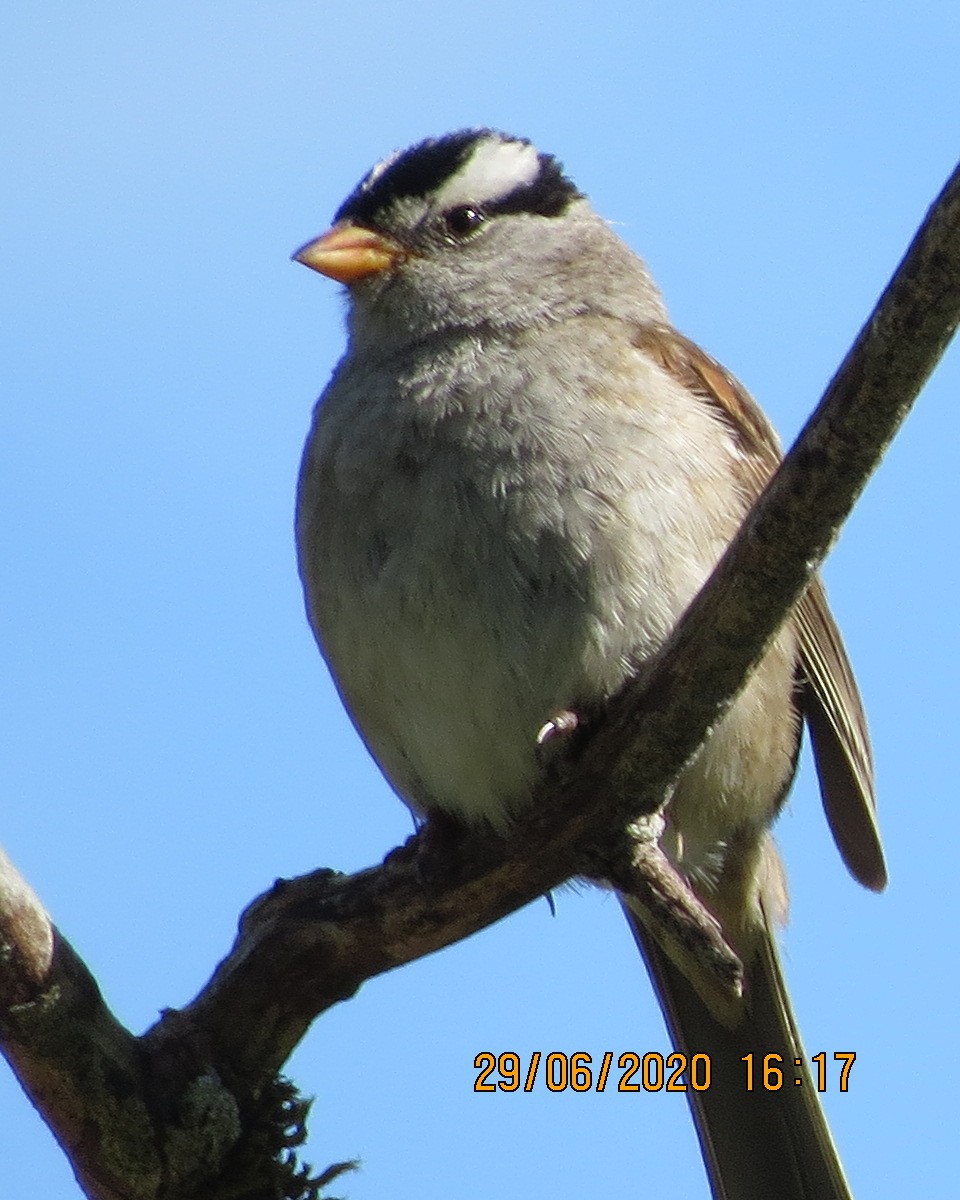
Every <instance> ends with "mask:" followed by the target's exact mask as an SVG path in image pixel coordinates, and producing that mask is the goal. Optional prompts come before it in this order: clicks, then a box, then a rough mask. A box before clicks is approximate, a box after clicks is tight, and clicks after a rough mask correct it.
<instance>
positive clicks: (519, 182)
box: [437, 140, 540, 208]
mask: <svg viewBox="0 0 960 1200" xmlns="http://www.w3.org/2000/svg"><path fill="white" fill-rule="evenodd" d="M539 173H540V159H539V155H538V154H537V151H536V149H535V148H534V147H533V146H531V145H529V143H526V142H503V141H500V140H497V141H492V140H487V141H482V142H479V143H478V145H477V148H476V149H475V150H474V151H473V153H472V154H471V155H470V157H469V158H468V159H467V161H466V162H465V163H464V164H463V166H462V167H460V169H459V170H458V171H457V172H456V173H455V174H454V175H452V176H451V177H450V179H449V180H448V181H447V182H446V183H445V184H444V185H443V186H442V187H441V188H440V190H439V191H438V192H437V202H438V204H439V206H440V207H441V208H447V207H449V206H450V205H453V204H467V203H470V202H472V203H474V204H482V203H483V202H484V201H489V202H490V203H493V202H495V201H497V200H500V199H502V198H503V197H504V196H508V195H509V194H510V193H511V192H512V191H514V189H515V188H518V187H522V186H523V185H525V184H532V183H533V182H534V180H535V179H536V178H537V176H538V174H539Z"/></svg>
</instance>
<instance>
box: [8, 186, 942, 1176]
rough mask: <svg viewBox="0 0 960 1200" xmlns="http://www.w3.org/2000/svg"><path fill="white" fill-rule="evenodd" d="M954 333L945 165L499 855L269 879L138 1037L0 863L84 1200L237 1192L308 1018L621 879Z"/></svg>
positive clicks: (29, 1039)
mask: <svg viewBox="0 0 960 1200" xmlns="http://www.w3.org/2000/svg"><path fill="white" fill-rule="evenodd" d="M958 321H960V168H958V170H957V171H955V172H954V174H953V176H952V177H951V178H950V180H949V181H948V183H947V185H946V186H945V188H944V190H943V192H942V193H941V195H940V197H939V198H938V199H937V201H936V202H935V204H934V205H933V207H932V208H931V210H930V212H929V213H928V215H927V218H926V220H925V221H924V224H923V226H922V227H921V229H920V231H919V232H918V234H917V236H916V238H915V239H914V241H913V243H912V245H911V246H910V248H909V250H908V252H907V255H906V256H905V258H904V260H903V262H902V263H901V264H900V267H899V268H898V270H897V272H896V274H895V275H894V278H893V279H892V280H891V282H890V284H889V285H888V287H887V289H886V290H885V292H884V294H883V296H882V297H881V299H880V301H879V302H878V305H877V307H876V309H875V311H874V312H873V314H872V315H871V317H870V319H869V320H868V321H867V323H866V325H865V326H864V328H863V329H862V330H861V332H860V335H859V336H858V338H857V340H856V342H855V344H854V346H853V347H852V349H851V350H850V352H849V354H848V355H847V357H846V359H845V360H844V363H843V364H842V366H841V367H840V369H839V371H838V372H837V374H836V376H835V377H834V379H833V381H832V382H831V384H830V386H829V387H828V389H827V392H826V394H825V396H824V398H823V400H822V402H821V404H820V405H819V407H818V409H817V411H816V412H815V413H814V415H813V416H812V417H811V419H810V421H809V422H808V423H807V426H806V427H805V429H804V430H803V432H802V434H801V436H800V438H799V439H798V440H797V442H796V444H795V445H794V447H793V448H792V450H791V451H790V453H789V454H788V455H787V457H786V458H785V460H784V462H783V464H782V466H781V468H780V470H779V471H778V472H777V474H776V476H775V477H774V478H773V480H772V481H771V483H770V485H769V486H768V488H767V490H766V491H765V493H764V494H763V496H762V497H761V498H760V499H759V500H758V502H757V504H756V506H755V507H754V509H753V511H752V512H751V514H750V515H749V517H748V518H747V520H746V522H745V523H744V526H743V528H742V529H741V531H740V533H739V534H738V536H737V538H736V539H735V541H734V542H733V543H732V545H731V546H730V548H729V550H728V552H727V553H726V554H725V555H724V557H723V559H722V560H721V562H720V564H719V565H718V567H717V569H716V571H715V572H714V574H713V576H712V577H711V579H710V580H709V581H708V583H707V584H706V585H705V587H704V588H703V590H702V591H701V593H700V594H699V595H698V596H697V598H696V599H695V601H694V602H693V604H692V605H691V606H690V609H689V610H688V611H687V613H686V614H685V615H684V617H683V618H682V620H681V621H680V622H679V624H678V625H677V627H676V629H675V631H674V633H673V635H672V636H671V638H670V640H669V642H668V644H667V645H666V646H665V647H664V650H663V652H662V653H661V655H660V656H659V657H658V658H657V660H656V662H655V663H654V664H653V665H652V666H651V667H650V669H649V670H647V671H645V672H644V675H643V677H642V678H640V679H637V680H634V681H633V682H632V683H631V684H630V685H629V686H628V687H627V688H625V689H624V691H623V692H622V694H621V695H619V696H618V697H617V698H616V699H615V700H614V701H613V702H612V704H611V705H610V709H609V712H608V713H607V714H606V716H605V717H604V719H603V721H602V723H601V725H600V726H599V728H598V729H597V730H596V732H595V733H594V734H593V735H592V736H591V737H590V738H589V740H588V741H587V742H586V744H585V745H584V747H583V749H582V752H581V753H579V754H578V756H577V758H576V761H574V762H572V763H570V764H567V765H565V766H564V768H563V769H562V772H561V773H560V774H559V776H558V777H556V778H552V779H551V780H550V781H548V782H547V783H545V784H544V786H543V787H542V788H541V795H540V796H538V797H537V802H536V803H535V804H534V805H532V806H531V809H530V811H529V813H528V814H527V815H526V816H525V817H524V819H523V820H522V822H521V823H520V824H519V825H518V827H517V829H516V830H515V831H514V833H513V834H512V835H511V837H510V838H509V840H506V841H500V840H498V839H495V838H493V837H490V836H483V835H481V834H479V833H461V834H457V835H456V836H455V838H454V839H453V840H452V841H451V844H450V845H449V846H448V847H447V852H446V853H445V854H444V855H443V856H432V855H430V854H426V855H423V854H421V853H419V841H418V840H417V839H415V840H414V841H413V843H412V844H408V846H407V847H405V848H404V849H401V850H398V851H394V852H393V853H392V854H391V855H389V856H388V858H387V860H386V861H385V863H384V864H383V865H382V866H381V867H379V868H376V869H370V870H367V871H362V872H359V873H358V874H356V875H352V876H342V875H338V874H335V873H334V872H329V871H317V872H315V873H313V874H311V875H308V876H304V877H302V878H300V879H296V880H290V881H279V882H278V883H277V884H275V885H274V887H273V889H272V890H271V891H270V892H268V893H267V894H265V895H264V896H262V897H260V898H259V899H258V900H256V901H255V902H254V903H253V904H252V905H251V906H250V907H249V908H248V909H247V911H246V912H245V913H244V915H243V918H242V920H241V924H240V931H239V935H238V938H237V941H236V943H235V945H234V947H233V949H232V950H231V952H230V954H229V955H228V957H227V958H226V959H225V960H224V961H223V962H222V963H221V964H220V966H219V967H218V968H217V970H216V972H215V973H214V975H213V978H212V979H211V980H210V982H209V983H208V984H207V985H206V987H205V988H204V989H203V991H202V992H201V993H200V994H199V996H198V997H197V998H196V999H195V1000H194V1001H193V1002H192V1004H190V1005H189V1006H188V1007H187V1008H185V1009H184V1010H182V1011H180V1012H176V1013H168V1014H165V1016H164V1017H163V1018H162V1019H161V1021H160V1022H159V1023H158V1024H157V1025H156V1026H155V1027H154V1028H153V1029H152V1030H150V1031H149V1032H148V1033H147V1034H145V1035H144V1036H143V1037H142V1038H140V1039H133V1038H131V1036H130V1035H129V1034H128V1033H126V1031H124V1030H122V1029H121V1028H120V1027H119V1026H118V1025H117V1024H116V1022H115V1021H114V1020H113V1018H112V1016H110V1014H109V1012H108V1011H107V1009H106V1007H105V1006H104V1004H103V1001H102V998H101V997H100V994H99V991H98V990H97V988H96V984H95V983H94V982H93V980H92V978H91V977H90V976H89V973H88V972H87V971H86V968H84V967H83V965H82V963H80V962H79V960H78V959H77V958H76V956H75V955H74V954H73V952H72V951H70V949H69V947H68V946H67V945H66V943H65V942H63V941H62V940H60V939H59V938H58V937H57V936H56V935H55V933H54V932H53V931H52V927H51V926H50V924H49V921H48V919H47V918H46V915H45V914H43V913H42V908H41V907H40V905H39V902H37V901H36V900H35V898H34V897H32V894H31V893H29V889H26V890H25V886H26V885H24V884H23V883H22V881H20V880H19V877H18V876H15V874H14V875H11V874H10V873H9V871H7V872H6V873H4V871H3V870H2V869H0V954H2V957H0V964H2V966H0V1004H2V1008H0V1045H2V1048H3V1050H4V1053H5V1054H6V1055H7V1057H8V1058H9V1059H10V1061H11V1065H12V1066H13V1068H14V1070H15V1071H16V1072H17V1074H18V1076H19V1078H20V1079H21V1082H22V1083H23V1085H24V1087H25V1089H26V1090H27V1092H28V1094H29V1095H30V1096H31V1098H32V1099H33V1101H34V1103H35V1104H36V1105H37V1107H38V1108H39V1109H40V1110H41V1112H42V1113H43V1115H44V1116H45V1118H46V1119H47V1120H48V1122H49V1123H50V1124H51V1126H52V1127H53V1128H54V1130H55V1132H56V1134H57V1136H58V1137H59V1138H60V1140H61V1144H62V1145H63V1146H64V1148H65V1150H66V1151H67V1152H68V1154H70V1156H71V1159H72V1161H73V1162H74V1165H75V1167H76V1169H77V1171H78V1177H79V1178H80V1180H81V1185H82V1186H83V1187H84V1189H85V1190H86V1193H87V1195H89V1196H91V1197H97V1198H108V1200H115V1198H119V1197H138V1198H139V1197H141V1196H142V1197H153V1196H159V1195H160V1194H161V1192H162V1194H163V1196H164V1197H166V1198H170V1197H186V1196H188V1195H190V1194H192V1189H194V1188H195V1187H196V1186H197V1185H198V1181H202V1180H203V1179H205V1178H206V1179H208V1182H207V1183H206V1184H205V1185H204V1188H203V1195H204V1196H206V1197H209V1198H211V1200H212V1198H213V1197H214V1196H220V1195H227V1194H231V1195H239V1194H241V1192H239V1191H237V1182H236V1174H234V1177H233V1184H232V1185H231V1186H232V1188H233V1190H231V1191H230V1192H229V1193H228V1192H227V1191H226V1190H223V1187H224V1186H225V1185H223V1184H222V1178H223V1173H224V1170H226V1172H227V1174H229V1166H230V1161H231V1156H233V1158H234V1159H235V1158H236V1155H237V1152H238V1148H239V1147H241V1146H242V1144H243V1141H244V1138H246V1137H248V1136H249V1128H250V1126H249V1122H250V1120H251V1119H252V1118H251V1114H252V1113H253V1112H254V1110H255V1107H256V1100H257V1097H258V1096H259V1095H260V1094H261V1093H262V1090H263V1089H264V1088H265V1087H266V1085H267V1084H268V1082H269V1080H270V1079H271V1078H272V1076H273V1075H274V1074H275V1072H276V1071H277V1070H278V1069H279V1067H280V1066H281V1065H282V1063H283V1062H284V1061H285V1059H286V1058H287V1056H288V1055H289V1053H290V1052H291V1050H292V1049H293V1048H294V1046H295V1045H296V1044H297V1042H298V1041H299V1040H300V1038H301V1037H302V1036H303V1034H304V1032H305V1031H306V1029H307V1027H308V1026H309V1024H310V1022H311V1021H312V1020H313V1019H314V1017H315V1016H317V1015H318V1014H319V1013H320V1012H322V1011H324V1010H325V1009H326V1008H328V1007H330V1006H331V1005H332V1004H334V1003H337V1002H338V1001H340V1000H342V999H345V998H347V997H348V996H350V995H352V994H353V993H354V992H355V991H356V990H357V988H358V987H360V985H361V984H362V983H363V982H364V981H365V980H366V979H369V978H371V977H372V976H374V975H377V974H380V973H382V972H384V971H387V970H389V969H391V968H392V967H395V966H399V965H400V964H401V963H405V962H409V961H411V960H413V959H415V958H418V957H420V956H422V955H424V954H427V953H430V952H431V951H433V950H437V949H440V948H441V947H443V946H445V945H448V944H450V943H451V942H454V941H456V940H458V939H460V938H462V937H465V936H467V935H468V934H470V933H472V932H474V931H476V930H478V929H481V928H483V927H484V926H486V925H489V924H491V923H492V922H494V921H496V920H498V919H499V918H500V917H502V916H505V915H506V914H507V913H510V912H512V911H514V910H515V909H517V908H519V907H520V906H521V905H523V904H525V903H527V902H528V901H529V900H531V899H533V898H534V897H536V896H538V895H540V894H542V893H543V892H544V891H547V890H548V889H550V888H552V887H554V886H556V885H558V884H559V883H560V882H561V881H563V880H564V879H566V878H569V877H570V876H571V875H574V874H578V873H585V874H598V873H600V874H607V875H612V876H614V877H616V875H617V872H618V871H619V870H621V869H623V870H627V869H630V870H635V869H636V868H637V864H636V863H633V864H624V863H623V862H622V854H623V846H622V845H621V844H620V842H619V841H618V835H617V834H616V833H614V834H611V832H610V831H611V830H618V829H622V827H623V825H624V823H625V822H626V821H635V820H637V819H638V818H640V819H641V825H642V824H643V819H644V818H645V817H646V819H647V822H648V834H649V844H650V845H655V840H654V838H655V832H656V830H655V818H653V820H650V818H651V816H652V814H654V813H656V811H657V809H658V808H659V806H660V804H661V802H662V800H663V799H664V797H665V796H667V795H668V794H669V790H670V788H671V786H672V783H673V781H674V780H675V779H676V777H677V776H678V775H679V774H680V772H681V771H682V770H683V768H684V766H685V764H686V763H687V762H688V761H689V759H690V758H691V757H692V755H693V754H695V753H696V751H697V749H698V747H699V746H700V744H701V742H702V741H703V739H704V737H705V735H706V733H707V731H708V730H709V728H710V727H711V726H712V725H713V724H714V723H715V722H716V721H717V719H718V718H719V717H720V716H721V715H722V713H723V712H724V711H725V709H726V708H727V707H728V706H729V704H730V703H731V701H732V699H733V697H734V696H735V695H736V693H737V692H738V691H739V689H740V687H741V685H742V682H743V680H744V678H745V676H746V674H747V673H748V672H749V670H750V668H751V667H752V665H753V664H754V663H755V662H756V661H757V660H758V658H759V657H760V656H761V654H762V653H763V650H764V648H765V647H766V645H767V644H768V642H769V640H770V638H771V637H772V636H773V635H774V634H775V632H776V630H777V629H778V628H779V626H780V624H781V623H782V621H783V619H784V617H785V615H786V614H787V613H788V612H789V610H790V608H791V607H792V605H793V604H794V603H795V602H796V601H797V599H798V598H799V597H800V595H801V594H802V592H803V590H804V588H805V587H806V586H807V584H808V583H809V580H810V578H811V575H812V574H813V573H814V572H815V570H816V569H817V567H818V566H819V564H820V562H821V561H822V559H823V557H824V556H825V554H826V553H827V550H828V549H829V547H830V545H831V544H832V542H833V540H834V538H835V537H836V534H837V530H838V528H839V526H840V524H841V522H842V521H843V519H844V518H845V516H846V515H847V513H848V512H849V511H850V509H851V508H852V506H853V504H854V502H855V501H856V498H857V496H858V495H859V493H860V491H861V490H862V488H863V486H864V484H865V481H866V479H867V478H868V476H869V474H870V472H871V471H872V470H873V469H874V467H875V466H876V464H877V463H878V462H879V460H880V458H881V457H882V455H883V452H884V450H885V449H886V447H887V445H888V443H889V441H890V439H891V438H892V436H893V434H894V433H895V431H896V429H897V427H898V426H899V424H900V422H901V421H902V420H903V418H904V417H905V415H906V413H907V411H908V409H909V407H910V405H911V404H912V402H913V399H914V398H915V396H916V395H917V393H918V392H919V390H920V388H921V386H922V384H923V382H924V380H925V379H926V377H927V375H928V374H929V373H930V371H931V370H932V369H933V367H934V366H935V364H936V362H937V361H938V359H939V357H940V356H941V354H942V352H943V349H944V348H945V346H946V345H947V343H948V341H949V340H950V337H951V336H952V334H953V332H954V330H955V329H956V327H957V324H958ZM422 836H423V835H421V840H422ZM434 857H435V859H436V862H435V864H434V867H433V869H431V859H433V858H434ZM4 861H5V860H4ZM436 864H441V865H439V866H437V865H436ZM0 867H2V864H0ZM655 875H656V872H655V871H652V872H649V873H648V874H647V875H645V878H646V879H647V881H648V883H650V886H651V887H653V888H656V886H657V885H656V878H655ZM663 899H664V902H665V903H667V902H669V897H668V896H666V895H664V897H663ZM91 1081H93V1083H91ZM121 1098H122V1101H123V1103H122V1104H121ZM128 1112H133V1113H134V1116H133V1117H132V1118H128V1117H127V1113H128ZM231 1147H232V1149H231ZM224 1164H226V1167H224ZM218 1179H219V1180H221V1183H219V1184H215V1183H214V1182H213V1181H214V1180H218ZM218 1189H219V1190H218ZM304 1194H305V1193H304Z"/></svg>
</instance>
